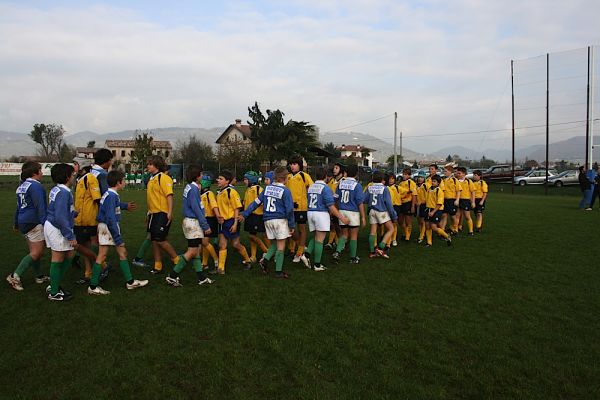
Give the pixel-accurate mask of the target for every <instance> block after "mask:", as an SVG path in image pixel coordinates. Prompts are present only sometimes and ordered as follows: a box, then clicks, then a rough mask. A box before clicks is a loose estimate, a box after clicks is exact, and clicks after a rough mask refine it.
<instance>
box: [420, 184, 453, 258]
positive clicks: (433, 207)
mask: <svg viewBox="0 0 600 400" xmlns="http://www.w3.org/2000/svg"><path fill="white" fill-rule="evenodd" d="M441 182H442V178H440V177H439V176H438V175H434V176H432V177H431V187H430V188H429V190H428V191H427V199H426V201H425V206H426V208H425V234H426V235H427V247H430V246H432V245H433V232H435V233H437V234H438V235H440V236H442V237H443V238H444V239H446V242H447V243H448V246H450V245H452V238H451V237H450V235H448V234H447V233H446V232H444V230H443V229H441V228H440V227H439V224H440V222H441V219H442V215H443V210H444V203H445V199H444V192H443V191H442V190H441V189H440V187H439V185H440V183H441Z"/></svg>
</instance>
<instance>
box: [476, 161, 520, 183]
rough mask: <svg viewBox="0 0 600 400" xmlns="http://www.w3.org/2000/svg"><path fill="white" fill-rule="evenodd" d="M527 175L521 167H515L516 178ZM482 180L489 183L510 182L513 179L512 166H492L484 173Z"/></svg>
mask: <svg viewBox="0 0 600 400" xmlns="http://www.w3.org/2000/svg"><path fill="white" fill-rule="evenodd" d="M526 173H527V171H524V170H523V168H521V167H520V166H515V177H517V176H523V175H525V174H526ZM482 175H483V176H482V178H483V179H484V180H486V181H488V182H510V181H511V179H512V166H511V165H508V164H500V165H492V166H491V167H489V168H488V169H487V170H485V171H483V173H482Z"/></svg>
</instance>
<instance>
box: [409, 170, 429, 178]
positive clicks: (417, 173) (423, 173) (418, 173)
mask: <svg viewBox="0 0 600 400" xmlns="http://www.w3.org/2000/svg"><path fill="white" fill-rule="evenodd" d="M427 175H429V167H427V168H419V169H417V170H416V171H413V173H412V178H413V179H417V177H419V176H422V177H423V178H426V177H427Z"/></svg>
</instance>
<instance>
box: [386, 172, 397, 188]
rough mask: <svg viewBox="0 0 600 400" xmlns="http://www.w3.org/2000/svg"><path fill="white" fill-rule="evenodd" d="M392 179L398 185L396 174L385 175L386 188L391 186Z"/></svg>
mask: <svg viewBox="0 0 600 400" xmlns="http://www.w3.org/2000/svg"><path fill="white" fill-rule="evenodd" d="M392 178H393V179H394V183H396V176H395V175H394V174H385V176H384V179H385V184H386V186H390V179H392Z"/></svg>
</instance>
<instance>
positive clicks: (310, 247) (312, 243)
mask: <svg viewBox="0 0 600 400" xmlns="http://www.w3.org/2000/svg"><path fill="white" fill-rule="evenodd" d="M313 251H315V239H314V238H313V239H310V242H308V247H307V248H306V249H304V252H305V253H308V254H312V253H313Z"/></svg>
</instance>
